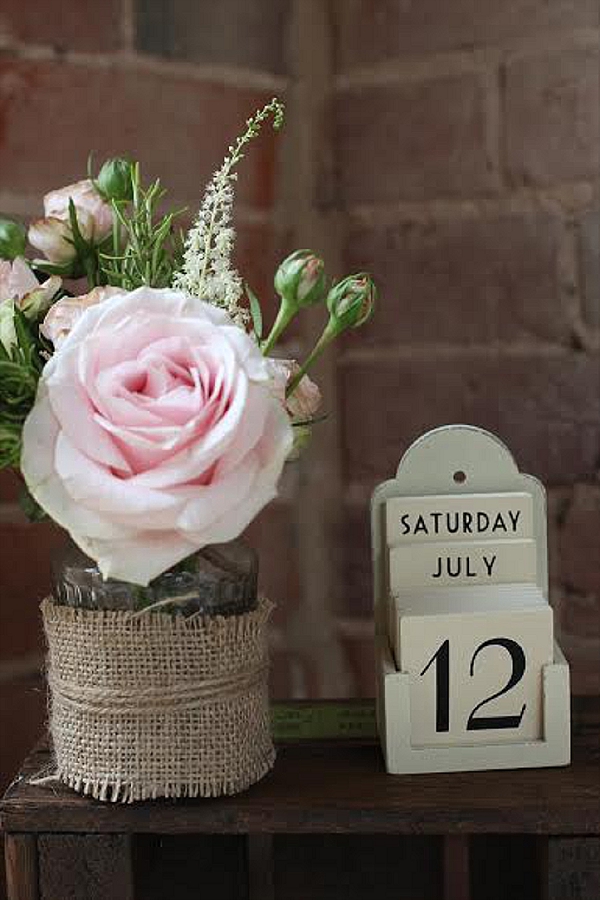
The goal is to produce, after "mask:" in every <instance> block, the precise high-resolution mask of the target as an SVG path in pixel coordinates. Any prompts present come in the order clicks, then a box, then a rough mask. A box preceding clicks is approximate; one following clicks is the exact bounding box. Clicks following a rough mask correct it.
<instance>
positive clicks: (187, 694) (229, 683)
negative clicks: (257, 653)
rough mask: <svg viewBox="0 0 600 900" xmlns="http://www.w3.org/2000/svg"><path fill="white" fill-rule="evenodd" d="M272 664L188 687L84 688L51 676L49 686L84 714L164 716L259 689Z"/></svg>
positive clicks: (51, 674) (92, 686) (202, 681)
mask: <svg viewBox="0 0 600 900" xmlns="http://www.w3.org/2000/svg"><path fill="white" fill-rule="evenodd" d="M267 670H268V663H267V662H265V661H262V662H261V663H260V664H259V665H256V666H253V667H251V668H248V669H239V670H238V671H237V672H227V673H226V674H224V675H221V676H217V677H213V678H203V679H202V680H201V681H197V682H192V683H187V684H172V685H164V686H163V685H148V686H146V687H143V688H142V687H135V689H134V690H127V689H124V688H113V687H106V686H95V685H82V684H78V683H75V682H72V681H67V680H65V679H62V678H60V677H59V676H58V675H56V674H55V673H54V672H52V671H50V672H49V673H48V684H49V686H50V689H51V691H52V694H53V695H54V698H55V702H56V700H60V702H62V703H67V704H69V706H71V707H72V708H73V709H77V710H79V711H80V712H90V713H100V714H104V715H106V714H110V713H114V712H118V713H120V714H125V715H135V714H136V713H143V714H144V715H146V714H148V713H163V712H166V711H168V710H169V709H172V708H174V707H176V708H177V709H196V708H197V707H200V706H204V705H205V704H207V703H215V702H218V701H221V700H227V699H229V698H230V697H236V696H238V695H239V694H242V693H246V692H248V691H251V690H252V689H253V688H255V687H256V686H257V685H258V684H260V683H261V682H262V681H263V680H264V676H265V673H266V672H267Z"/></svg>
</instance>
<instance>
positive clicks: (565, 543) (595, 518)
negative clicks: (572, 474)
mask: <svg viewBox="0 0 600 900" xmlns="http://www.w3.org/2000/svg"><path fill="white" fill-rule="evenodd" d="M599 542H600V488H598V487H595V486H592V485H578V486H576V488H575V490H574V492H573V499H572V501H571V503H570V505H569V507H568V509H567V512H566V516H565V520H564V523H563V527H562V529H561V532H560V579H561V582H562V584H563V585H564V586H565V588H566V589H567V590H568V591H570V592H572V593H577V594H579V595H582V597H583V599H582V601H581V603H582V605H583V607H586V606H587V605H588V601H587V600H586V599H585V598H587V597H588V595H594V596H595V599H594V600H590V603H591V604H592V606H594V605H595V606H594V608H595V610H596V616H597V628H598V629H599V632H598V636H599V637H600V553H599V552H598V546H599ZM588 624H589V623H588ZM570 630H571V631H572V630H573V629H572V628H571V629H570ZM580 633H581V634H584V633H587V632H586V630H585V629H584V628H582V629H581V630H580Z"/></svg>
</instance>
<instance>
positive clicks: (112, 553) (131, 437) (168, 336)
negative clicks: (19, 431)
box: [21, 287, 292, 585]
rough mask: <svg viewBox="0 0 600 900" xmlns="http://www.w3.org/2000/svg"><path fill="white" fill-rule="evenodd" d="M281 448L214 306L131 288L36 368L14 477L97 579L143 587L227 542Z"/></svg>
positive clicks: (236, 336)
mask: <svg viewBox="0 0 600 900" xmlns="http://www.w3.org/2000/svg"><path fill="white" fill-rule="evenodd" d="M291 445H292V427H291V425H290V424H289V421H288V418H287V416H286V415H285V414H284V412H283V410H282V408H281V405H280V404H279V403H278V402H277V400H276V399H275V398H274V397H273V394H272V389H271V381H270V376H269V371H268V367H267V364H266V360H265V359H264V358H263V356H262V354H261V353H260V350H259V349H258V347H257V346H256V344H255V342H254V341H253V340H252V339H251V338H250V337H249V336H248V335H247V334H246V333H245V332H244V331H243V330H242V329H241V328H239V327H237V326H235V325H233V324H232V323H231V320H230V319H229V318H228V316H227V315H226V313H225V312H223V311H222V310H220V309H217V308H216V307H213V306H210V305H208V304H206V303H203V302H202V301H201V300H198V299H196V298H193V297H190V296H188V295H186V294H184V293H183V292H181V291H173V290H157V289H153V288H147V287H142V288H138V289H137V290H135V291H132V292H131V293H127V294H124V295H121V296H116V297H111V298H109V299H108V300H106V301H105V302H104V303H98V304H96V305H94V306H90V307H89V308H88V309H87V310H86V311H85V312H84V314H83V315H82V316H81V317H80V318H79V320H78V321H77V322H76V324H75V327H74V328H73V330H72V331H71V332H70V334H69V335H68V337H67V338H66V339H65V340H64V341H63V342H62V343H61V345H60V348H59V350H57V352H56V353H55V354H54V356H53V357H52V359H51V360H50V361H49V362H48V363H47V365H46V366H45V368H44V371H43V373H42V377H41V379H40V383H39V389H38V396H37V399H36V402H35V404H34V407H33V409H32V411H31V412H30V414H29V416H28V417H27V420H26V422H25V427H24V430H23V453H22V459H21V468H22V472H23V475H24V477H25V480H26V482H27V485H28V487H29V490H30V491H31V493H32V495H33V496H34V497H35V498H36V500H37V501H38V503H39V504H40V505H41V506H42V507H43V508H44V509H45V510H46V512H47V513H48V514H49V515H50V516H51V517H52V518H53V519H54V520H55V521H56V522H58V523H59V524H60V525H62V526H63V527H65V528H66V529H67V530H68V531H69V532H70V534H71V536H72V538H73V539H74V540H75V542H76V543H77V544H78V545H79V546H80V547H81V549H82V550H83V551H84V552H85V553H87V554H89V555H90V556H91V557H92V558H94V559H95V560H97V562H98V565H99V567H100V569H101V571H102V573H103V575H104V577H106V578H107V577H113V578H119V579H123V580H124V581H129V582H133V583H136V584H144V585H145V584H148V582H149V581H150V580H152V579H153V578H155V577H156V576H158V575H159V574H161V572H164V571H165V570H166V569H168V568H169V567H171V566H173V565H174V564H175V563H177V562H179V561H180V560H182V559H184V558H185V557H186V556H188V555H189V554H191V553H193V552H194V551H195V550H197V549H199V548H200V547H202V546H204V545H206V544H212V543H219V542H222V541H229V540H232V539H233V538H235V537H237V536H238V535H239V534H240V533H241V532H242V531H243V530H244V529H245V528H246V526H247V525H248V524H249V522H251V521H252V519H253V518H254V517H255V516H256V514H257V513H258V512H259V511H260V510H261V509H262V508H263V506H265V504H266V503H268V502H269V501H270V500H271V499H272V498H273V497H274V496H275V494H276V492H277V482H278V479H279V476H280V474H281V470H282V468H283V464H284V462H285V460H286V457H287V455H288V452H289V451H290V448H291Z"/></svg>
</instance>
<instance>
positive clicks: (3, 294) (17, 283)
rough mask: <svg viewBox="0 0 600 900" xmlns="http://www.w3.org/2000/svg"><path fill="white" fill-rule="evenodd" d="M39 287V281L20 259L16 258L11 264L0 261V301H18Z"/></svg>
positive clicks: (4, 260)
mask: <svg viewBox="0 0 600 900" xmlns="http://www.w3.org/2000/svg"><path fill="white" fill-rule="evenodd" d="M39 287H40V283H39V281H38V280H37V278H36V277H35V275H34V274H33V272H32V271H31V269H30V268H29V266H28V265H27V263H26V262H25V260H24V259H23V258H22V257H20V256H17V258H16V259H14V260H13V261H12V262H9V261H8V260H7V259H2V260H0V300H18V299H19V298H20V297H24V296H25V294H29V293H30V292H31V291H36V290H37V289H38V288H39Z"/></svg>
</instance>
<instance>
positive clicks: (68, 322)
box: [40, 286, 125, 347]
mask: <svg viewBox="0 0 600 900" xmlns="http://www.w3.org/2000/svg"><path fill="white" fill-rule="evenodd" d="M124 293H125V291H123V290H122V289H121V288H118V287H110V286H107V287H95V288H92V290H91V291H90V292H89V293H88V294H83V295H82V296H81V297H63V299H62V300H59V301H58V302H57V303H55V304H54V305H53V306H51V307H50V309H49V311H48V314H47V316H46V318H45V319H44V321H43V322H42V324H41V325H40V331H41V332H42V334H43V335H44V337H45V338H46V339H47V340H49V341H51V342H52V343H53V344H54V346H55V347H58V346H59V344H60V343H61V342H62V341H64V339H65V338H66V337H67V336H68V334H69V333H70V332H71V331H72V330H73V327H74V325H75V323H76V322H77V321H79V319H80V318H81V316H82V315H83V313H84V312H85V310H86V309H88V308H89V307H90V306H95V305H96V304H97V303H103V302H104V301H105V300H108V298H109V297H116V296H117V295H118V294H124Z"/></svg>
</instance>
